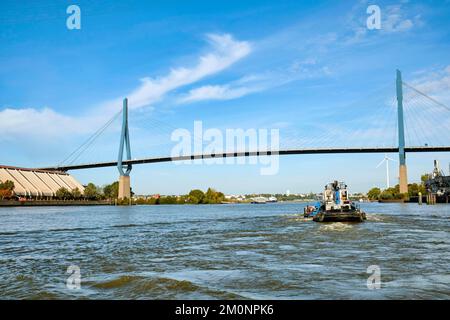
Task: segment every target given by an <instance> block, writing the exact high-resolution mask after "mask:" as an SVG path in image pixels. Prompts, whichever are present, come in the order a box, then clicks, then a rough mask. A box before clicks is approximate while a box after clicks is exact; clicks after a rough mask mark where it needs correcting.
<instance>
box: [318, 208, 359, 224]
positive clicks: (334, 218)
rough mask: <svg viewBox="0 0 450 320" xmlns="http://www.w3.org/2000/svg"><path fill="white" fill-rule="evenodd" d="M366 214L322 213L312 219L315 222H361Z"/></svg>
mask: <svg viewBox="0 0 450 320" xmlns="http://www.w3.org/2000/svg"><path fill="white" fill-rule="evenodd" d="M364 220H366V214H365V213H364V212H362V211H359V210H355V211H344V212H342V211H336V212H334V211H324V212H319V213H318V214H316V215H315V216H314V217H313V221H315V222H363V221H364Z"/></svg>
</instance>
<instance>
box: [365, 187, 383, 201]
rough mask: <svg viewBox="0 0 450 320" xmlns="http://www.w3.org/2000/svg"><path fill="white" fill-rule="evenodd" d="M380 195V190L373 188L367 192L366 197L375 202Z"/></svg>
mask: <svg viewBox="0 0 450 320" xmlns="http://www.w3.org/2000/svg"><path fill="white" fill-rule="evenodd" d="M380 194H381V189H380V188H377V187H375V188H372V189H370V190H369V192H367V197H368V198H369V199H370V200H377V199H378V197H379V196H380Z"/></svg>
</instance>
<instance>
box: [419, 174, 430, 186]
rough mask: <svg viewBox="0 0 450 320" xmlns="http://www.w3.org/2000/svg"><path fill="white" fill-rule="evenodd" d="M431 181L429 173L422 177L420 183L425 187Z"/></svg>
mask: <svg viewBox="0 0 450 320" xmlns="http://www.w3.org/2000/svg"><path fill="white" fill-rule="evenodd" d="M428 179H430V175H429V174H428V173H425V174H423V175H421V176H420V181H421V182H422V184H423V185H425V182H426V181H427V180H428Z"/></svg>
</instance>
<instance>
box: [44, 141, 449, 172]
mask: <svg viewBox="0 0 450 320" xmlns="http://www.w3.org/2000/svg"><path fill="white" fill-rule="evenodd" d="M449 151H450V146H441V147H428V146H424V147H405V152H408V153H411V152H449ZM395 152H398V148H395V147H392V148H391V147H385V148H384V147H383V148H321V149H291V150H279V151H247V152H224V153H213V154H201V155H189V156H177V157H154V158H143V159H134V160H123V161H122V164H123V165H124V166H125V165H128V164H132V165H134V164H144V163H159V162H172V161H186V160H197V159H212V158H232V157H253V156H266V155H294V154H338V153H395ZM115 166H117V161H111V162H98V163H86V164H76V165H67V166H55V167H46V168H37V169H38V170H50V171H63V172H65V171H69V170H80V169H91V168H103V167H115Z"/></svg>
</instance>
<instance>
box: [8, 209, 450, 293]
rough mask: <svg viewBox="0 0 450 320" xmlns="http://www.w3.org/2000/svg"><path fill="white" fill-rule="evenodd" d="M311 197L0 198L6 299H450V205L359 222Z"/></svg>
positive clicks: (371, 214)
mask: <svg viewBox="0 0 450 320" xmlns="http://www.w3.org/2000/svg"><path fill="white" fill-rule="evenodd" d="M304 205H305V204H301V203H276V204H262V205H250V204H236V205H198V206H193V205H185V206H179V205H173V206H162V205H161V206H133V207H114V206H111V207H110V206H98V207H28V208H27V207H20V208H0V221H1V224H0V298H1V299H11V298H19V299H73V298H75V299H79V298H88V299H359V298H360V299H449V298H450V205H435V206H427V205H423V206H419V205H417V204H378V203H363V204H362V208H363V209H364V210H365V211H366V212H367V216H368V220H367V221H366V222H364V223H360V224H346V223H326V224H320V223H316V222H312V221H305V219H303V217H302V214H301V213H302V212H303V207H304ZM373 265H375V266H377V267H375V268H379V270H380V281H381V288H380V289H372V290H369V289H368V286H367V279H368V277H369V276H371V275H373V273H367V268H368V267H369V266H373ZM69 266H76V267H75V269H71V270H76V268H77V267H79V270H80V279H81V283H80V288H79V289H70V288H68V287H67V278H68V277H71V278H70V279H71V280H70V281H69V284H71V285H73V284H74V283H75V284H76V282H73V281H72V280H73V279H74V276H77V274H73V275H72V276H71V275H70V273H67V269H68V267H69ZM372 270H373V269H372Z"/></svg>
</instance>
